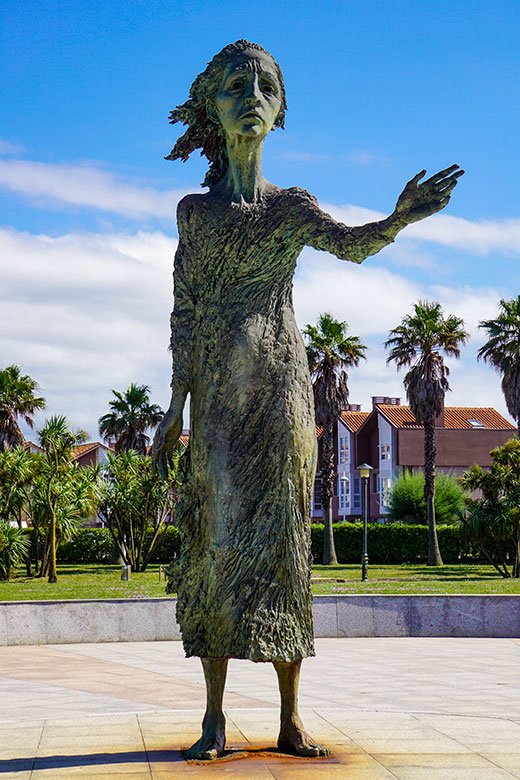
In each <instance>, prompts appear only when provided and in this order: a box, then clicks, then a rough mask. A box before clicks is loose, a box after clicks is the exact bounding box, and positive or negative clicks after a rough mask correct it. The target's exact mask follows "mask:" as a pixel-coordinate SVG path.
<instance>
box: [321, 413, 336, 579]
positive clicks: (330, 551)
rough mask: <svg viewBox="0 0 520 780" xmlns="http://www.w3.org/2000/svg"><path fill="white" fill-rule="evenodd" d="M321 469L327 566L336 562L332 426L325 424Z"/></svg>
mask: <svg viewBox="0 0 520 780" xmlns="http://www.w3.org/2000/svg"><path fill="white" fill-rule="evenodd" d="M322 458H323V469H322V472H321V473H322V478H321V495H322V505H323V564H324V565H325V566H328V565H330V564H335V563H337V562H338V559H337V557H336V548H335V546H334V531H333V528H332V519H333V518H332V496H333V495H334V478H335V473H334V472H335V469H334V427H333V425H327V426H326V427H325V428H324V430H323V449H322Z"/></svg>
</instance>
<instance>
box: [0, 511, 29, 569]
mask: <svg viewBox="0 0 520 780" xmlns="http://www.w3.org/2000/svg"><path fill="white" fill-rule="evenodd" d="M28 549H29V542H28V539H27V536H26V535H25V534H24V532H23V531H22V530H21V529H20V528H16V527H15V526H12V525H9V524H8V523H4V522H0V580H9V579H11V576H12V574H13V572H14V570H15V569H16V567H17V566H18V564H19V563H20V562H21V561H23V559H24V558H25V556H26V555H27V551H28Z"/></svg>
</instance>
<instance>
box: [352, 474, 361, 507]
mask: <svg viewBox="0 0 520 780" xmlns="http://www.w3.org/2000/svg"><path fill="white" fill-rule="evenodd" d="M353 507H354V509H361V477H354V501H353Z"/></svg>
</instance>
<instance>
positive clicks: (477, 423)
mask: <svg viewBox="0 0 520 780" xmlns="http://www.w3.org/2000/svg"><path fill="white" fill-rule="evenodd" d="M468 422H469V424H470V425H471V427H472V428H485V427H486V426H485V425H484V423H483V422H480V420H468Z"/></svg>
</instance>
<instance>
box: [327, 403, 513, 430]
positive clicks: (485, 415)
mask: <svg viewBox="0 0 520 780" xmlns="http://www.w3.org/2000/svg"><path fill="white" fill-rule="evenodd" d="M377 408H378V409H379V410H380V411H381V412H382V414H383V415H384V416H385V417H386V419H387V420H388V421H389V422H390V423H391V424H392V425H393V426H394V427H395V428H422V426H421V425H419V423H417V422H416V420H415V417H414V415H413V413H412V410H411V409H410V407H409V406H394V405H392V404H377ZM343 414H345V412H343ZM343 414H342V416H343ZM350 414H353V412H350ZM469 420H476V421H477V422H479V423H481V424H482V428H484V429H485V428H487V429H488V430H507V431H514V430H516V428H515V426H514V425H512V424H511V423H510V422H509V421H508V420H506V418H505V417H502V415H501V414H499V413H498V412H497V411H496V409H493V408H492V407H489V406H488V407H484V406H476V407H475V406H446V408H445V409H444V426H445V427H446V428H473V429H475V430H478V429H479V427H480V426H475V425H472V424H471V423H470V422H469Z"/></svg>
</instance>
